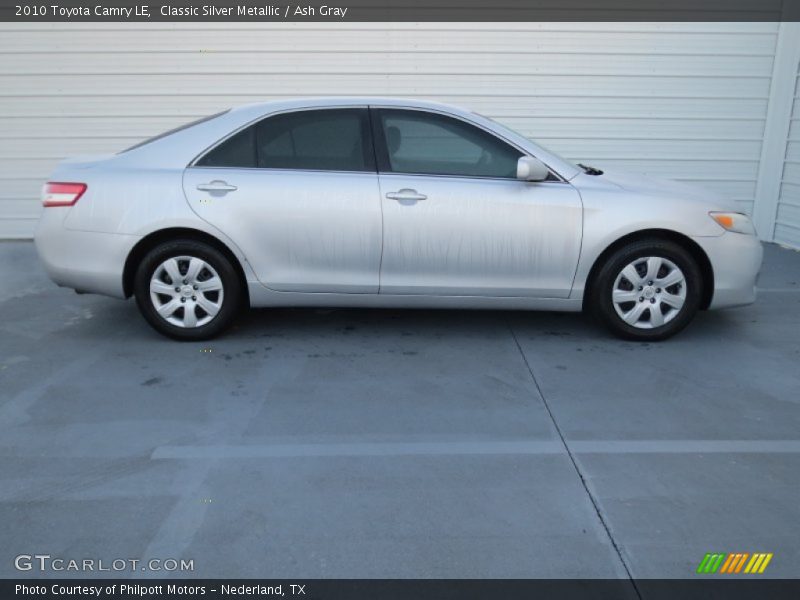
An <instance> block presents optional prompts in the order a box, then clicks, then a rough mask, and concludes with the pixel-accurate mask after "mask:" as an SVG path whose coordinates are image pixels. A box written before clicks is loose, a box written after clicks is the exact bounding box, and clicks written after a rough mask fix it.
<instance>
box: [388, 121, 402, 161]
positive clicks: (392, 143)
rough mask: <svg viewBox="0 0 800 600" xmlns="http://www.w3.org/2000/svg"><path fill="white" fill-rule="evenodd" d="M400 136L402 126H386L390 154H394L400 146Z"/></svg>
mask: <svg viewBox="0 0 800 600" xmlns="http://www.w3.org/2000/svg"><path fill="white" fill-rule="evenodd" d="M400 138H401V134H400V128H398V127H397V126H395V125H390V126H389V127H387V128H386V146H387V148H389V154H394V153H395V152H397V150H398V149H399V148H400Z"/></svg>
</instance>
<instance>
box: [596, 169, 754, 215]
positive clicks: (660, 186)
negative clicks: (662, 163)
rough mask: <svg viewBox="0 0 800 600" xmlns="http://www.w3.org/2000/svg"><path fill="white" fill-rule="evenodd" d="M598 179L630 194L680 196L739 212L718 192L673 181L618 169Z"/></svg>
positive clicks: (609, 171)
mask: <svg viewBox="0 0 800 600" xmlns="http://www.w3.org/2000/svg"><path fill="white" fill-rule="evenodd" d="M596 179H600V180H602V181H603V182H604V183H610V184H612V185H615V186H617V187H620V188H622V189H624V190H628V191H630V192H637V193H641V194H647V195H650V196H679V197H680V198H683V199H685V200H696V201H698V202H702V203H703V204H705V205H707V206H709V207H711V206H714V207H717V206H718V207H720V208H722V209H725V210H738V209H737V208H736V205H735V204H734V203H732V202H729V201H726V200H725V199H724V198H723V197H722V196H720V195H719V194H718V193H717V192H714V191H712V190H709V189H706V188H703V187H700V186H696V185H690V184H687V183H681V182H679V181H673V180H671V179H661V178H659V177H649V176H647V175H640V174H637V173H629V172H627V171H618V170H616V169H610V170H607V171H606V170H605V169H604V170H603V174H602V175H598V176H596Z"/></svg>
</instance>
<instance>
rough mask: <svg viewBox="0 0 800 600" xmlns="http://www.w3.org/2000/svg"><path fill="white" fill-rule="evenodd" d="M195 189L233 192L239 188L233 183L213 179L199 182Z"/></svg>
mask: <svg viewBox="0 0 800 600" xmlns="http://www.w3.org/2000/svg"><path fill="white" fill-rule="evenodd" d="M197 189H198V190H200V191H201V192H235V191H236V190H237V189H239V188H237V187H236V186H235V185H230V184H229V183H228V182H226V181H220V180H219V179H215V180H214V181H212V182H210V183H199V184H198V185H197Z"/></svg>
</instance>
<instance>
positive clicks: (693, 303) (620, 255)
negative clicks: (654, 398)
mask: <svg viewBox="0 0 800 600" xmlns="http://www.w3.org/2000/svg"><path fill="white" fill-rule="evenodd" d="M702 285H703V280H702V276H701V274H700V269H699V268H698V266H697V263H696V262H695V260H694V258H692V256H691V254H689V252H687V251H686V250H685V249H683V248H682V247H681V246H679V245H678V244H676V243H674V242H670V241H667V240H642V241H638V242H632V243H630V244H628V245H626V246H623V247H622V248H620V249H618V250H616V251H615V252H614V253H613V254H612V255H611V256H610V257H609V258H608V260H607V261H606V262H605V264H604V265H603V266H602V267H601V268H600V271H599V272H598V274H597V277H596V278H595V280H594V284H593V285H592V289H591V290H589V291H588V293H589V296H588V300H589V302H590V308H591V309H592V312H594V313H595V315H596V316H597V317H599V319H600V321H602V322H603V323H604V324H605V325H606V326H607V327H608V328H609V329H610V330H611V331H612V332H613V333H615V334H616V335H618V336H619V337H622V338H625V339H629V340H639V341H656V340H663V339H666V338H668V337H671V336H673V335H675V334H676V333H678V332H679V331H680V330H681V329H683V328H684V327H686V326H687V325H688V324H689V322H690V321H691V320H692V319H693V318H694V316H695V314H697V311H698V309H699V308H700V299H701V296H702Z"/></svg>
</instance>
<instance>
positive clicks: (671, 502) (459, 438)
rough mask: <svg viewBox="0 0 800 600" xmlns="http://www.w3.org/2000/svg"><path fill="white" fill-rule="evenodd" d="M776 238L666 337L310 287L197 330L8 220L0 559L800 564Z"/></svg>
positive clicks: (793, 284) (468, 570) (539, 568)
mask: <svg viewBox="0 0 800 600" xmlns="http://www.w3.org/2000/svg"><path fill="white" fill-rule="evenodd" d="M766 250H767V252H766V263H765V268H764V272H763V274H762V277H761V279H760V284H759V285H760V287H761V288H763V291H762V293H761V294H760V297H759V300H758V302H757V303H756V304H755V305H754V306H751V307H746V308H742V309H734V310H729V311H721V312H711V313H703V314H701V315H700V316H699V317H698V319H697V320H696V322H695V323H693V324H692V325H691V326H690V327H689V329H687V330H686V331H685V332H683V333H682V334H681V335H679V336H678V337H677V338H674V339H673V340H670V341H667V342H664V343H659V344H637V343H631V342H623V341H619V340H616V339H614V338H611V337H610V336H609V335H607V334H606V333H605V331H603V330H601V329H600V328H598V327H597V326H596V325H594V324H593V323H592V322H591V321H590V320H589V319H588V318H585V317H583V316H582V315H575V314H556V313H522V312H508V313H504V312H470V311H390V310H311V309H296V310H288V309H287V310H283V309H281V310H256V311H251V313H249V314H248V315H246V316H245V317H243V318H242V319H241V320H240V322H239V323H238V325H237V326H236V328H235V329H234V330H233V331H232V332H231V333H229V334H228V335H226V336H224V337H222V338H220V339H218V340H215V341H213V342H206V343H196V344H186V343H184V344H181V343H176V342H173V341H170V340H167V339H165V338H162V337H160V336H159V335H157V334H156V333H155V332H153V331H152V330H151V329H150V328H149V327H148V326H147V325H146V324H145V322H144V321H143V320H142V319H141V317H140V316H139V315H138V313H137V311H136V307H135V305H134V303H133V302H121V301H118V300H113V299H108V298H102V297H98V296H78V295H76V294H74V293H72V292H71V291H69V290H63V289H59V288H57V287H55V285H53V284H51V283H50V282H49V281H48V280H47V279H46V277H45V276H44V274H43V273H42V271H41V269H40V267H39V265H38V263H37V261H36V259H35V252H34V250H33V247H32V245H31V244H30V243H27V242H3V243H0V280H1V281H3V284H2V287H1V288H0V311H1V312H0V315H2V317H0V547H2V551H0V576H2V577H16V576H30V575H36V576H41V575H42V574H40V573H38V572H33V573H20V572H18V571H17V570H16V569H15V568H14V563H13V561H14V557H15V556H16V555H18V554H22V553H47V554H50V555H52V556H54V557H56V556H58V557H63V558H81V559H82V558H86V557H94V558H97V559H101V558H102V559H105V560H108V561H110V560H113V559H115V558H125V559H127V558H138V559H144V560H146V559H150V558H161V559H165V558H176V559H181V558H183V559H192V560H193V561H194V571H192V572H183V573H175V575H176V576H178V575H179V576H188V577H229V578H232V577H284V578H292V577H294V578H314V577H324V578H327V577H337V578H355V577H447V578H462V577H467V578H469V577H486V578H493V577H501V578H502V577H520V578H528V577H554V578H555V577H558V578H568V577H584V578H592V577H595V578H606V577H608V578H619V577H621V578H624V577H629V576H633V577H635V578H648V577H691V576H693V573H694V568H695V567H696V565H697V564H698V563H699V561H700V560H701V559H702V557H703V555H704V554H705V553H706V552H754V551H760V552H773V553H774V555H775V556H774V558H773V561H772V563H771V564H770V566H769V569H768V570H767V572H766V574H765V575H767V576H772V577H779V576H781V577H794V576H797V574H798V569H797V567H798V565H800V547H798V544H797V539H798V534H800V526H799V525H798V523H800V503H798V501H797V498H798V497H800V480H799V479H798V477H797V474H798V472H800V393H798V392H800V370H798V364H800V311H798V308H800V253H797V252H793V251H790V250H784V249H780V248H778V247H776V246H768V247H767V249H766ZM120 574H121V575H131V574H130V573H128V572H122V573H120ZM44 575H45V576H65V575H86V574H81V573H77V574H69V573H64V572H61V573H52V572H51V573H45V574H44ZM90 575H91V574H90ZM134 575H137V576H144V577H148V576H164V575H165V573H164V572H158V573H152V572H140V573H134Z"/></svg>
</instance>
